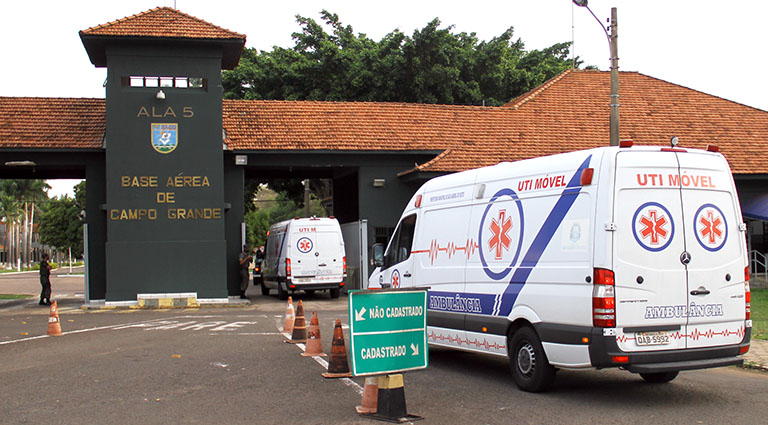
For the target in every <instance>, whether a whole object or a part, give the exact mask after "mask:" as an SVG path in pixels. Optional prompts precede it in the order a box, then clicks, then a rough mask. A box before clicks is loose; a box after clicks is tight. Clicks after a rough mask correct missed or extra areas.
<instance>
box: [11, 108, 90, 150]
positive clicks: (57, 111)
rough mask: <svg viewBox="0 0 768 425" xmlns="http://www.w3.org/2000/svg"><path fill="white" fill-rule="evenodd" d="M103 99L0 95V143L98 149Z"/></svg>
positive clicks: (22, 145)
mask: <svg viewBox="0 0 768 425" xmlns="http://www.w3.org/2000/svg"><path fill="white" fill-rule="evenodd" d="M104 108H105V107H104V99H66V98H46V97H0V147H2V148H33V149H34V148H55V149H101V148H102V141H103V139H104V129H105V115H104V114H105V112H104V111H105V109H104Z"/></svg>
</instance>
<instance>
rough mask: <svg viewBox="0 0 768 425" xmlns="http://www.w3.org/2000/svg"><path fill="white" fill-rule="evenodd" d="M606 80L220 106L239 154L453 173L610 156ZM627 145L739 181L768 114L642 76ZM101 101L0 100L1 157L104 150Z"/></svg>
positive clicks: (626, 106) (626, 86)
mask: <svg viewBox="0 0 768 425" xmlns="http://www.w3.org/2000/svg"><path fill="white" fill-rule="evenodd" d="M609 84H610V74H609V73H608V72H599V71H568V72H566V73H564V74H561V76H560V77H559V78H555V79H553V80H551V81H550V82H549V83H547V84H545V87H544V86H543V87H542V88H539V89H536V90H534V91H532V92H530V93H528V94H526V95H523V96H521V97H518V98H517V99H515V100H514V101H513V105H518V107H517V109H515V108H504V107H502V108H496V107H479V106H478V107H472V106H449V105H424V104H405V103H381V102H308V101H303V102H297V101H258V100H257V101H246V100H225V101H224V103H223V124H224V128H225V129H226V134H227V140H226V142H227V145H228V146H229V148H230V149H233V150H238V151H259V150H346V151H354V150H362V151H378V150H386V151H428V150H432V151H440V152H442V153H441V154H439V155H438V156H437V157H436V158H434V159H433V160H431V161H429V162H427V163H424V164H420V165H417V166H416V167H415V168H414V169H413V170H403V171H405V172H407V171H437V172H450V171H461V170H466V169H470V168H476V167H480V166H485V165H491V164H495V163H497V162H500V161H516V160H520V159H525V158H531V157H536V156H541V155H547V154H554V153H560V152H566V151H572V150H578V149H586V148H592V147H596V146H605V145H607V144H608V139H609V126H608V117H609V113H610V111H609V109H610V108H609V98H610V97H609V92H610V87H609ZM620 84H621V86H620V94H621V98H620V102H621V138H622V139H632V140H634V142H635V143H636V144H642V145H666V144H667V143H668V141H669V139H670V138H671V137H672V136H678V137H679V138H680V142H681V145H682V146H683V147H695V148H705V147H706V145H708V144H714V145H718V146H719V147H720V150H721V152H723V154H724V155H725V156H726V158H728V160H729V161H730V163H731V167H732V169H733V171H734V172H735V173H737V174H755V173H768V155H756V154H755V153H756V152H761V151H762V148H763V146H765V145H766V143H767V142H768V112H766V111H762V110H759V109H755V108H751V107H748V106H744V105H741V104H738V103H735V102H731V101H728V100H725V99H721V98H718V97H715V96H711V95H707V94H705V93H701V92H697V91H695V90H691V89H689V88H686V87H683V86H680V85H676V84H671V83H668V82H666V81H662V80H659V79H656V78H652V77H648V76H646V75H642V74H639V73H631V72H630V73H628V72H623V73H621V80H620ZM103 134H104V101H103V100H102V99H40V98H0V147H4V148H8V147H65V148H81V147H82V148H85V147H91V148H92V147H101V137H102V135H103Z"/></svg>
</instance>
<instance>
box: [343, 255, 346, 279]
mask: <svg viewBox="0 0 768 425" xmlns="http://www.w3.org/2000/svg"><path fill="white" fill-rule="evenodd" d="M343 262H344V266H343V267H344V277H345V278H346V277H347V256H346V255H345V256H344V258H343Z"/></svg>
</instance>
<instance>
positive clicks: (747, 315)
mask: <svg viewBox="0 0 768 425" xmlns="http://www.w3.org/2000/svg"><path fill="white" fill-rule="evenodd" d="M744 272H745V273H746V274H747V280H745V281H744V320H749V319H751V318H752V292H751V291H750V289H749V270H748V268H747V269H746V270H745V271H744Z"/></svg>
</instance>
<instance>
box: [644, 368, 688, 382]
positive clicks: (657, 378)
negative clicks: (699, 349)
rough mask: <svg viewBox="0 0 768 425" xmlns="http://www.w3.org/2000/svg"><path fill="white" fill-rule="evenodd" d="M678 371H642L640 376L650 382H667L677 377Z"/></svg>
mask: <svg viewBox="0 0 768 425" xmlns="http://www.w3.org/2000/svg"><path fill="white" fill-rule="evenodd" d="M678 373H680V372H679V371H677V370H675V371H672V372H656V373H641V374H640V377H641V378H643V381H645V382H647V383H649V384H666V383H667V382H669V381H671V380H673V379H675V378H677V374H678Z"/></svg>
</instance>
